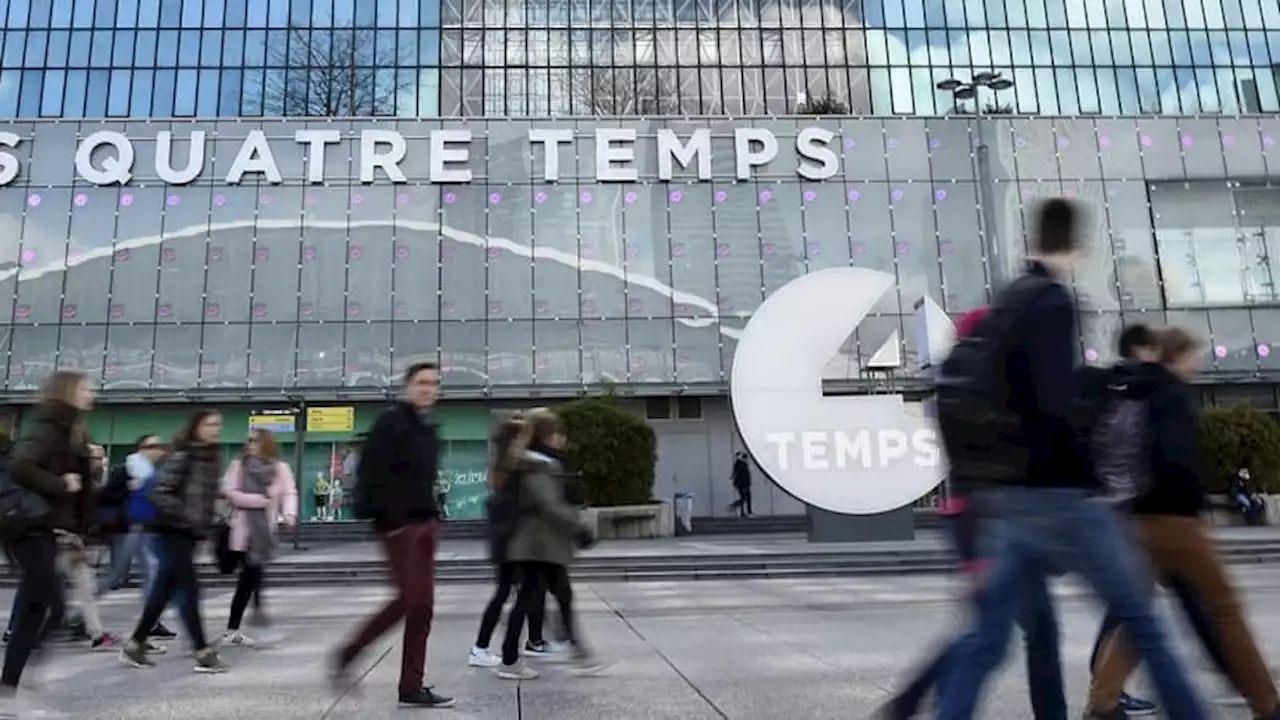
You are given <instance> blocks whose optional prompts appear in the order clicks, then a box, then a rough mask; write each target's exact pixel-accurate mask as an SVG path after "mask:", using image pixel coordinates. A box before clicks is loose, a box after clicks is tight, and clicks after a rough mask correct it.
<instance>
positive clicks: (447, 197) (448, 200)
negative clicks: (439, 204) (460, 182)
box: [444, 193, 458, 205]
mask: <svg viewBox="0 0 1280 720" xmlns="http://www.w3.org/2000/svg"><path fill="white" fill-rule="evenodd" d="M457 201H458V196H457V195H454V194H453V193H445V194H444V204H445V205H452V204H454V203H455V202H457Z"/></svg>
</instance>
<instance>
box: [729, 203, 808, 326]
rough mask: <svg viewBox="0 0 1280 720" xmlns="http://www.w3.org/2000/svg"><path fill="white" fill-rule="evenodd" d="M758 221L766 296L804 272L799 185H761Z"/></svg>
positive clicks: (761, 271) (757, 205)
mask: <svg viewBox="0 0 1280 720" xmlns="http://www.w3.org/2000/svg"><path fill="white" fill-rule="evenodd" d="M718 219H720V218H719V217H718V218H717V220H718ZM756 222H758V223H759V235H758V238H759V243H760V257H761V259H762V260H763V261H764V262H763V263H762V264H761V268H760V273H761V279H762V281H763V285H764V292H765V295H766V297H767V296H768V295H771V294H773V293H774V292H775V291H777V290H778V289H779V288H781V287H782V286H783V285H786V284H787V283H789V282H791V281H792V280H794V279H795V278H797V277H800V275H802V274H803V273H804V226H803V223H802V221H801V217H800V186H799V185H798V184H795V183H779V184H777V185H774V186H772V187H765V186H763V185H762V186H761V190H760V192H758V193H756ZM753 310H754V308H753Z"/></svg>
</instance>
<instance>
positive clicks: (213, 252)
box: [209, 248, 222, 260]
mask: <svg viewBox="0 0 1280 720" xmlns="http://www.w3.org/2000/svg"><path fill="white" fill-rule="evenodd" d="M209 259H210V260H221V259H222V248H209Z"/></svg>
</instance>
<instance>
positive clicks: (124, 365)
mask: <svg viewBox="0 0 1280 720" xmlns="http://www.w3.org/2000/svg"><path fill="white" fill-rule="evenodd" d="M155 329H156V328H155V326H154V325H113V326H111V327H110V328H108V330H107V346H106V353H107V355H106V365H105V366H104V367H103V369H102V386H103V387H104V388H106V389H108V390H126V389H137V388H146V387H150V386H151V354H152V344H153V343H154V341H155Z"/></svg>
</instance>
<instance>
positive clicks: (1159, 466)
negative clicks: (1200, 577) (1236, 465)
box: [1133, 364, 1209, 517]
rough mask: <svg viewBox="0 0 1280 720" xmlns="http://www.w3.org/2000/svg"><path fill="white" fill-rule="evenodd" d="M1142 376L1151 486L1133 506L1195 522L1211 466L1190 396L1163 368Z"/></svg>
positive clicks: (1152, 368) (1148, 370) (1142, 512)
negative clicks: (1146, 386)
mask: <svg viewBox="0 0 1280 720" xmlns="http://www.w3.org/2000/svg"><path fill="white" fill-rule="evenodd" d="M1141 372H1142V373H1143V375H1144V379H1145V380H1146V382H1149V383H1150V384H1151V388H1150V389H1151V394H1150V404H1151V424H1150V425H1149V426H1148V433H1149V436H1150V441H1151V445H1152V447H1151V452H1152V455H1151V475H1152V487H1151V489H1150V490H1148V491H1147V492H1146V493H1144V494H1143V495H1142V496H1141V497H1139V498H1138V499H1137V500H1136V501H1135V502H1134V504H1133V511H1134V512H1135V513H1137V514H1139V515H1181V516H1184V517H1195V516H1197V515H1199V514H1200V511H1201V510H1202V509H1203V508H1204V486H1205V482H1206V480H1207V479H1208V477H1209V475H1208V467H1209V463H1208V460H1207V458H1206V457H1205V454H1204V451H1203V449H1202V448H1201V447H1200V439H1199V436H1198V434H1197V430H1196V411H1195V403H1194V401H1193V400H1192V397H1191V391H1190V389H1188V388H1187V386H1186V384H1184V383H1183V382H1182V381H1181V380H1178V378H1176V377H1174V375H1173V373H1171V372H1169V371H1168V370H1167V369H1165V368H1164V366H1162V365H1156V364H1146V365H1143V366H1142V369H1141Z"/></svg>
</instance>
